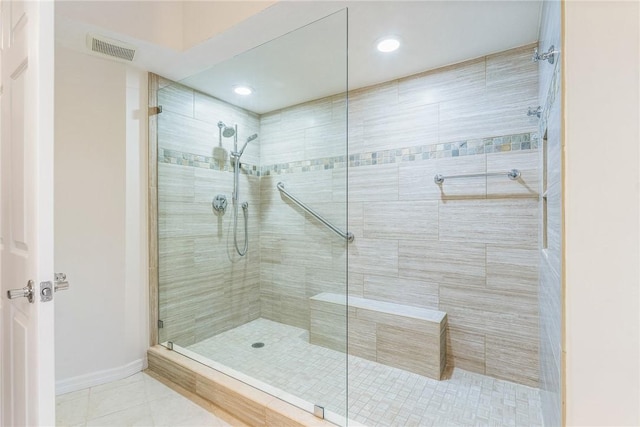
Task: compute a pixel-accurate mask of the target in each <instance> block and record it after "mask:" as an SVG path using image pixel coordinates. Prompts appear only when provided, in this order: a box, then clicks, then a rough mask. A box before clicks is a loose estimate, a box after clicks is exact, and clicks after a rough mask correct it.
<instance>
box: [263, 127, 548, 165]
mask: <svg viewBox="0 0 640 427" xmlns="http://www.w3.org/2000/svg"><path fill="white" fill-rule="evenodd" d="M538 145H539V143H538V134H537V133H522V134H515V135H506V136H496V137H493V138H480V139H470V140H466V141H456V142H448V143H443V144H433V145H424V146H414V147H407V148H400V149H392V150H383V151H372V152H366V153H359V154H352V155H350V156H349V167H358V166H369V165H383V164H388V163H401V162H413V161H418V160H432V159H440V158H445V157H463V156H471V155H478V154H489V153H500V152H506V151H524V150H537V149H538ZM345 164H346V156H338V157H329V158H323V159H314V160H304V161H298V162H291V163H282V164H275V165H267V166H262V167H261V168H260V169H261V174H262V175H277V174H282V173H296V172H307V171H314V170H323V169H338V168H342V167H345Z"/></svg>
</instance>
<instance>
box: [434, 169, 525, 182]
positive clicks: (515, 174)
mask: <svg viewBox="0 0 640 427" xmlns="http://www.w3.org/2000/svg"><path fill="white" fill-rule="evenodd" d="M500 175H506V176H507V177H508V178H509V179H510V180H512V181H515V180H516V179H518V178H520V171H519V170H518V169H511V170H510V171H508V172H491V173H470V174H466V175H448V176H445V175H440V174H439V173H438V174H436V175H435V176H434V177H433V182H435V183H436V184H438V185H442V183H443V182H444V180H445V179H450V178H473V177H476V176H500Z"/></svg>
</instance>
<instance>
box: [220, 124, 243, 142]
mask: <svg viewBox="0 0 640 427" xmlns="http://www.w3.org/2000/svg"><path fill="white" fill-rule="evenodd" d="M218 129H219V130H220V134H221V135H222V136H224V137H225V138H231V137H232V136H234V135H235V134H236V133H237V130H238V125H235V126H234V127H231V126H227V125H226V124H225V123H224V122H223V121H219V122H218Z"/></svg>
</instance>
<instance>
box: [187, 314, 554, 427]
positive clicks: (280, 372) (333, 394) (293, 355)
mask: <svg viewBox="0 0 640 427" xmlns="http://www.w3.org/2000/svg"><path fill="white" fill-rule="evenodd" d="M255 342H263V343H264V344H265V346H264V347H262V348H253V347H252V346H251V344H253V343H255ZM188 350H191V351H194V352H196V353H198V354H200V355H202V356H205V357H207V358H209V359H211V360H214V361H216V362H218V363H221V364H223V365H225V366H228V367H230V368H232V369H235V370H237V371H239V372H242V373H244V374H246V375H249V376H251V377H253V378H256V379H258V380H260V381H263V382H265V383H267V384H270V385H272V386H274V387H277V388H279V389H281V390H284V391H286V392H287V393H291V394H293V395H295V396H299V397H301V398H302V399H305V400H307V401H309V402H312V403H316V404H321V405H323V406H325V408H327V409H328V410H330V411H333V412H336V413H338V414H340V415H345V413H346V406H347V405H346V393H345V389H346V381H347V379H346V378H345V374H344V372H345V368H346V364H347V357H346V355H345V354H344V353H341V352H337V351H334V350H330V349H327V348H324V347H319V346H315V345H311V344H309V343H308V332H307V331H306V330H304V329H300V328H295V327H292V326H288V325H283V324H281V323H276V322H272V321H269V320H266V319H257V320H255V321H253V322H250V323H247V324H245V325H242V326H240V327H237V328H235V329H232V330H230V331H227V332H224V333H222V334H219V335H217V336H215V337H212V338H209V339H207V340H204V341H201V342H199V343H196V344H194V345H192V346H190V347H188ZM348 363H349V378H348V381H349V413H348V418H349V419H351V420H354V421H356V422H358V423H361V424H364V425H366V426H371V427H374V426H420V427H423V426H438V427H440V426H483V425H490V426H540V425H542V416H541V409H540V395H539V392H538V389H535V388H531V387H527V386H523V385H520V384H515V383H511V382H508V381H502V380H498V379H495V378H491V377H487V376H484V375H480V374H476V373H472V372H467V371H463V370H461V369H456V370H454V371H453V372H452V373H451V375H450V378H449V379H447V380H444V381H436V380H432V379H430V378H426V377H423V376H420V375H417V374H413V373H410V372H406V371H404V370H401V369H396V368H392V367H390V366H386V365H382V364H379V363H376V362H372V361H369V360H365V359H361V358H359V357H353V356H351V357H349V361H348Z"/></svg>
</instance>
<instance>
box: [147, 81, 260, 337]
mask: <svg viewBox="0 0 640 427" xmlns="http://www.w3.org/2000/svg"><path fill="white" fill-rule="evenodd" d="M158 103H159V104H160V105H162V107H163V112H162V113H161V114H160V115H158V116H157V117H158V144H159V146H158V148H159V155H160V157H161V159H162V154H163V153H164V150H174V151H178V152H181V153H188V154H193V155H199V156H208V157H211V156H212V155H213V149H214V147H215V146H217V145H218V127H217V122H218V121H219V120H222V121H225V122H226V123H228V124H233V123H238V134H239V138H240V141H243V138H246V136H248V135H250V134H252V133H253V132H258V131H259V119H258V117H257V116H256V115H253V114H251V113H248V112H247V111H244V110H241V109H238V108H236V107H233V106H231V105H228V104H225V103H223V102H220V101H217V100H215V99H213V98H210V97H208V96H205V95H202V94H200V93H198V92H195V91H193V90H191V89H189V88H187V87H185V86H182V85H179V84H168V82H166V81H165V82H164V85H163V87H162V89H160V90H159V93H158ZM232 146H233V140H232V139H230V138H227V139H224V140H223V147H224V148H225V149H226V150H227V153H228V152H229V151H230V150H231V148H232ZM259 154H260V150H259V145H258V144H250V145H249V146H248V147H247V149H246V151H245V155H244V156H243V160H244V161H245V162H246V163H249V164H252V163H253V164H257V162H258V159H259ZM224 164H226V167H227V169H229V168H230V165H229V160H228V157H227V158H226V160H225V161H224ZM224 164H219V166H224ZM232 191H233V173H231V172H230V171H228V170H227V171H221V170H211V169H205V168H202V167H194V166H193V165H189V164H186V165H183V164H170V163H163V162H162V160H161V162H160V163H159V165H158V245H159V290H160V296H159V315H160V319H161V320H162V321H163V323H164V328H162V329H160V330H159V332H160V341H161V342H164V341H167V340H170V341H173V342H175V343H177V344H179V345H181V346H187V345H190V344H193V343H194V342H197V341H200V340H202V339H205V338H208V337H210V336H213V335H215V334H217V333H219V332H222V331H225V330H227V329H231V328H234V327H236V326H239V325H242V324H244V323H246V322H248V321H251V320H254V319H256V318H258V317H260V244H259V242H260V232H259V207H260V179H259V177H258V176H256V175H248V174H246V173H244V172H243V173H242V174H241V176H240V199H241V201H247V202H248V203H249V225H248V231H249V252H248V254H247V256H246V257H244V258H241V257H240V256H238V255H237V254H236V253H235V249H234V247H233V234H232V226H233V214H232V210H233V209H232V204H231V193H232ZM216 194H225V195H226V196H227V199H228V201H229V206H228V208H227V211H226V213H225V214H224V215H219V214H217V213H216V212H215V211H214V210H213V208H212V206H211V201H212V199H213V197H214V196H215V195H216ZM238 224H239V234H238V237H239V242H240V245H242V243H243V242H244V240H243V239H244V234H243V233H244V227H243V219H242V210H241V209H240V217H239V222H238Z"/></svg>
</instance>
